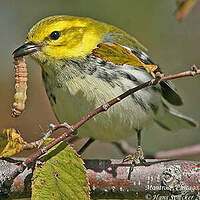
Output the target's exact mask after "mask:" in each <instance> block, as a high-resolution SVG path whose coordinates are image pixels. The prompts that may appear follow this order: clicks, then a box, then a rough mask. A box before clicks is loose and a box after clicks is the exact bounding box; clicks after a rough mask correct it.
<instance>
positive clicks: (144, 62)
mask: <svg viewBox="0 0 200 200" xmlns="http://www.w3.org/2000/svg"><path fill="white" fill-rule="evenodd" d="M92 55H93V56H95V57H98V58H100V59H102V60H104V61H106V62H112V63H113V64H116V65H120V66H123V65H124V64H126V65H131V66H134V67H138V68H143V69H144V70H146V71H147V72H148V73H150V74H151V75H152V77H155V73H156V72H161V71H160V68H159V66H158V65H156V64H154V63H153V62H152V61H151V60H150V59H149V57H148V56H147V55H146V54H145V53H144V52H143V51H139V50H133V49H130V48H129V47H126V46H123V45H121V44H118V43H112V42H104V43H100V44H98V45H97V48H95V49H93V51H92ZM160 85H161V90H162V96H163V97H164V98H165V99H166V100H167V101H168V102H169V103H171V104H173V105H182V104H183V102H182V99H181V97H180V96H179V94H178V93H177V92H176V89H175V86H174V85H173V83H172V82H171V81H162V82H161V83H160Z"/></svg>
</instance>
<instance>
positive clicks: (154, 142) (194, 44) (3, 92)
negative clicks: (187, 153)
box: [0, 0, 200, 159]
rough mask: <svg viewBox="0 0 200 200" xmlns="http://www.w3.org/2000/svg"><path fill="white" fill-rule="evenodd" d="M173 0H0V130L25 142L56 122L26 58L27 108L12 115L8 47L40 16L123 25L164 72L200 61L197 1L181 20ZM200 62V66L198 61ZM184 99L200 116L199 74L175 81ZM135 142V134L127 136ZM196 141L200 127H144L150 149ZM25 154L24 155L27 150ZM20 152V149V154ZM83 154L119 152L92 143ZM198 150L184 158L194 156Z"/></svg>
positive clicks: (188, 109) (17, 42)
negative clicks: (169, 129)
mask: <svg viewBox="0 0 200 200" xmlns="http://www.w3.org/2000/svg"><path fill="white" fill-rule="evenodd" d="M175 9H176V2H175V0H167V1H160V0H151V1H148V0H140V1H138V0H101V1H94V0H56V1H53V0H42V1H41V0H34V1H27V0H17V1H16V0H6V1H1V2H0V33H1V34H0V36H1V37H0V44H1V45H0V52H1V53H0V69H1V70H0V97H1V99H0V130H2V129H3V128H10V127H14V128H17V129H19V130H20V131H21V133H22V135H23V137H24V138H25V139H26V140H27V141H33V140H36V139H39V138H40V137H41V135H42V130H41V128H40V127H42V129H43V130H46V129H47V128H48V125H49V123H56V119H55V117H54V114H53V112H52V111H51V107H50V104H49V101H48V99H47V96H46V94H45V90H44V87H43V84H42V81H41V73H40V67H39V66H38V65H37V64H36V63H34V62H33V61H32V60H31V59H30V58H28V57H27V58H26V62H27V65H28V71H29V83H28V86H29V88H28V101H27V104H26V109H25V112H24V113H23V114H22V116H20V117H19V118H17V119H13V118H12V117H11V116H10V110H11V105H12V101H13V95H14V67H13V63H12V62H13V58H12V52H13V50H14V49H15V48H17V47H19V46H20V45H21V44H23V42H24V40H25V38H26V34H27V32H28V30H29V29H30V28H31V27H32V25H33V24H35V23H36V22H37V21H39V20H40V19H42V18H44V17H46V16H50V15H58V14H67V15H75V16H84V17H92V18H95V19H97V20H100V21H104V22H107V23H110V24H113V25H115V26H118V27H121V28H122V29H124V30H126V31H127V32H128V33H130V34H131V35H133V36H135V37H136V38H137V39H138V40H139V41H140V42H142V43H143V44H144V45H145V46H146V47H147V48H148V49H149V54H150V56H151V57H152V59H153V60H154V61H155V62H156V63H159V65H160V66H161V68H162V70H163V71H164V72H165V73H168V74H172V73H175V72H180V71H184V70H187V69H188V68H189V66H191V65H192V64H196V65H198V64H200V56H199V54H200V44H199V42H200V3H197V4H196V6H195V7H194V9H193V10H192V12H191V13H190V15H189V16H188V17H187V18H186V19H185V20H184V21H183V22H182V23H179V22H177V21H176V19H175V16H174V11H175ZM199 66H200V65H199ZM174 82H175V84H176V86H177V88H178V89H179V93H180V94H181V95H182V97H183V99H184V103H185V104H184V106H182V107H178V108H177V109H178V110H179V111H181V112H184V113H185V114H187V115H189V116H191V117H193V118H194V119H196V120H197V121H200V106H199V102H200V92H199V86H200V78H199V77H195V78H184V79H179V80H176V81H174ZM128 141H129V143H131V144H132V145H133V146H135V143H136V140H135V136H132V137H131V138H128ZM199 141H200V128H198V129H191V130H184V131H179V132H178V133H175V134H172V133H170V132H167V131H164V130H163V129H161V128H159V127H158V126H156V125H153V126H152V127H151V128H150V129H148V130H146V132H145V134H144V136H143V145H144V150H145V151H146V152H150V153H154V152H158V151H164V150H169V149H174V148H179V147H184V146H189V145H194V144H198V143H199ZM25 155H27V154H25ZM23 156H24V154H23ZM84 157H87V158H110V157H112V158H119V157H122V155H121V154H120V153H119V151H118V150H117V149H116V148H115V147H114V146H113V145H111V144H103V143H100V142H97V143H95V145H94V144H93V145H91V147H89V149H88V150H87V152H86V153H85V154H84ZM198 158H200V157H199V156H198V155H197V156H195V157H193V158H188V159H198Z"/></svg>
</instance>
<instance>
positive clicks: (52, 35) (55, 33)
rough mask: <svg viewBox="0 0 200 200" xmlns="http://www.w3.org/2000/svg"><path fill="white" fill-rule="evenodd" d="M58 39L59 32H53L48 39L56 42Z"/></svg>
mask: <svg viewBox="0 0 200 200" xmlns="http://www.w3.org/2000/svg"><path fill="white" fill-rule="evenodd" d="M59 37H60V32H59V31H53V32H52V33H51V34H50V38H51V39H52V40H57V39H58V38H59Z"/></svg>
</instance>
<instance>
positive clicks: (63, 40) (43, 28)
mask: <svg viewBox="0 0 200 200" xmlns="http://www.w3.org/2000/svg"><path fill="white" fill-rule="evenodd" d="M107 31H108V27H107V26H106V25H105V24H104V23H100V22H97V21H95V20H92V19H89V18H78V17H71V16H53V17H48V18H45V19H43V20H41V21H40V22H38V23H37V24H36V25H34V26H33V28H32V29H31V30H30V32H29V33H28V39H27V42H33V43H35V44H40V45H41V46H42V48H41V50H40V52H37V53H36V54H35V55H34V56H35V57H36V58H37V59H40V57H41V59H42V57H43V58H44V57H46V56H48V57H50V58H53V59H62V58H66V59H67V58H77V57H83V56H85V55H87V54H89V53H91V51H92V49H94V48H95V47H96V45H97V44H98V43H99V42H100V41H101V40H102V38H103V35H104V33H105V32H107Z"/></svg>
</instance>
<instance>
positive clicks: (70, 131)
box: [4, 66, 200, 187]
mask: <svg viewBox="0 0 200 200" xmlns="http://www.w3.org/2000/svg"><path fill="white" fill-rule="evenodd" d="M197 74H200V69H197V68H196V66H193V67H192V68H191V71H186V72H182V73H178V74H174V75H169V76H164V77H162V78H161V76H157V78H155V79H152V80H150V81H148V82H145V83H143V84H141V85H139V86H137V87H135V88H132V89H130V90H128V91H126V92H124V93H123V94H121V95H119V96H118V97H116V98H114V99H112V100H110V101H108V102H107V103H105V104H104V105H101V106H100V107H98V108H96V109H95V110H93V111H92V112H90V113H89V114H88V115H85V116H84V117H83V118H82V119H81V120H80V121H79V122H77V123H76V124H75V125H73V126H71V127H70V129H68V130H67V131H65V132H64V133H63V134H62V135H61V136H59V137H57V138H56V139H55V140H53V141H52V142H50V143H49V144H48V145H47V146H46V147H43V148H42V149H40V150H38V151H37V152H36V153H34V154H33V155H31V156H30V157H28V158H27V159H26V160H25V161H24V162H23V163H22V164H21V165H19V166H18V167H17V168H16V169H15V170H14V171H13V172H12V173H11V174H10V176H8V177H6V178H5V181H4V186H5V187H6V186H8V187H9V186H10V182H12V180H13V179H14V178H15V177H16V176H17V175H19V174H20V173H21V172H23V171H24V170H25V169H26V167H28V166H30V165H31V164H32V163H33V162H35V161H36V160H37V159H38V158H39V157H40V156H41V155H44V154H45V153H46V152H47V151H48V150H49V149H51V148H52V147H53V146H55V145H56V144H58V143H59V142H61V141H64V140H66V138H69V136H70V135H73V134H74V132H75V130H77V129H78V128H79V127H80V126H82V125H83V124H84V123H85V122H87V121H88V120H89V119H91V118H92V117H94V116H95V115H97V114H99V113H101V112H104V111H107V110H108V109H109V108H110V107H111V106H113V105H114V104H116V103H118V102H120V101H121V100H123V99H125V98H126V97H127V96H129V95H131V94H133V93H135V92H137V91H138V90H141V89H143V88H146V87H149V86H152V85H155V84H157V83H159V82H160V81H165V80H170V79H175V78H182V77H187V76H194V75H197ZM58 128H63V125H60V126H59V125H58V126H56V127H55V130H56V129H58Z"/></svg>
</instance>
